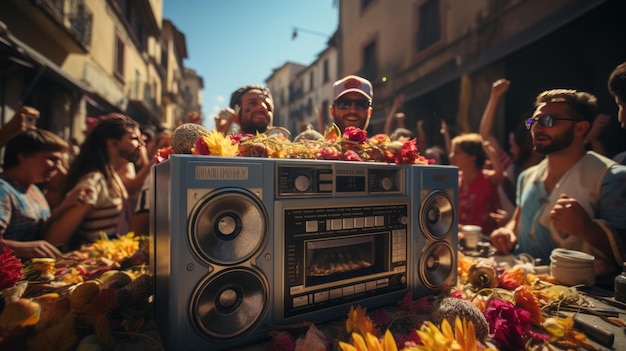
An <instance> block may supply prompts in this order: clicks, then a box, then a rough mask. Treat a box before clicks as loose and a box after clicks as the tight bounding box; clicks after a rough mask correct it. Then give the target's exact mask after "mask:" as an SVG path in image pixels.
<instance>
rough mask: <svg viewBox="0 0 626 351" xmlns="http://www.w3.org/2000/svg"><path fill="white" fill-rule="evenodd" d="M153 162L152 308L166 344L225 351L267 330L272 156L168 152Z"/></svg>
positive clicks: (271, 264)
mask: <svg viewBox="0 0 626 351" xmlns="http://www.w3.org/2000/svg"><path fill="white" fill-rule="evenodd" d="M156 168H157V171H156V172H155V193H156V196H155V202H154V203H155V209H156V211H154V216H155V217H154V224H155V225H154V227H155V230H154V232H155V235H154V237H155V243H154V253H155V255H154V256H155V260H154V264H155V271H154V276H155V277H156V281H155V286H156V290H155V305H156V311H155V313H156V319H157V324H158V326H159V330H160V332H161V336H162V337H163V339H164V342H165V343H166V345H167V346H168V347H169V348H170V349H185V350H195V349H198V350H199V349H211V350H223V349H228V348H231V347H235V346H237V345H242V344H245V343H248V342H250V341H252V340H254V339H258V338H262V337H265V336H267V330H265V329H264V326H265V325H267V324H271V319H272V318H271V308H270V303H271V294H272V291H271V285H270V282H271V280H272V276H273V252H272V247H273V238H272V236H271V235H270V233H271V231H272V223H271V221H270V220H269V218H272V216H273V214H272V203H273V181H274V174H273V171H274V167H273V166H272V165H271V162H269V161H268V160H258V161H251V160H248V159H244V158H241V159H226V158H214V157H200V156H185V155H172V156H170V160H169V161H167V162H166V163H164V164H159V165H157V166H156ZM164 189H167V190H164ZM160 195H163V196H160ZM268 204H269V206H268Z"/></svg>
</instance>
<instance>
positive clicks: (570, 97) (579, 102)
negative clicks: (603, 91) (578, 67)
mask: <svg viewBox="0 0 626 351" xmlns="http://www.w3.org/2000/svg"><path fill="white" fill-rule="evenodd" d="M555 102H557V103H564V104H566V105H567V106H568V107H569V109H570V112H571V113H572V114H573V115H574V117H577V118H580V119H583V120H585V121H588V122H589V123H593V120H594V119H595V118H596V115H597V109H598V99H596V97H595V96H594V95H592V94H589V93H586V92H584V91H576V90H573V89H552V90H546V91H544V92H542V93H540V94H539V95H537V99H536V100H535V107H538V106H539V104H541V103H555Z"/></svg>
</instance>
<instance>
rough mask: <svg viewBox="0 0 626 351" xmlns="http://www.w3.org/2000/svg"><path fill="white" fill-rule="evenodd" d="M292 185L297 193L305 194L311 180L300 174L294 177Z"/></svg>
mask: <svg viewBox="0 0 626 351" xmlns="http://www.w3.org/2000/svg"><path fill="white" fill-rule="evenodd" d="M293 185H294V187H295V188H296V190H297V191H299V192H305V191H307V190H309V187H310V186H311V179H309V177H308V176H306V175H304V174H301V175H299V176H297V177H296V179H295V181H294V182H293Z"/></svg>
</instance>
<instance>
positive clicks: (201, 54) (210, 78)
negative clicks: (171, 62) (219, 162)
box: [163, 0, 338, 128]
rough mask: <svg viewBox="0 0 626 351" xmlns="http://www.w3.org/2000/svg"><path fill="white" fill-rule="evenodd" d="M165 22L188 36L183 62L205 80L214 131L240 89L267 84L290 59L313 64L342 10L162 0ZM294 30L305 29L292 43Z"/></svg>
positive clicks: (327, 2)
mask: <svg viewBox="0 0 626 351" xmlns="http://www.w3.org/2000/svg"><path fill="white" fill-rule="evenodd" d="M163 18H165V19H169V20H171V21H172V22H173V23H174V25H175V26H176V27H177V28H178V30H179V31H181V32H182V33H184V34H185V38H186V40H187V53H188V56H189V57H188V58H187V59H186V60H185V61H184V64H185V66H186V67H189V68H191V69H194V70H196V72H197V73H198V74H199V75H200V76H202V78H203V79H204V90H203V96H202V104H203V111H202V112H203V114H204V121H205V122H204V124H205V126H206V127H207V128H213V127H214V123H213V116H214V115H216V114H217V112H219V110H220V109H221V108H223V107H226V106H227V105H228V102H229V100H230V94H231V93H232V92H233V91H235V90H236V89H238V88H240V87H242V86H244V85H247V84H262V85H265V79H267V78H268V77H269V76H270V75H271V74H272V70H273V69H275V68H278V67H280V66H281V65H282V64H284V63H285V62H287V61H292V62H296V63H300V64H303V65H309V64H311V63H312V62H313V61H314V60H315V58H316V57H317V54H319V53H320V52H321V51H322V50H324V48H325V47H326V42H327V40H328V38H330V36H331V35H332V34H333V33H334V31H335V30H336V29H337V23H338V9H337V7H336V6H334V0H266V1H257V0H163ZM294 27H297V28H301V29H302V30H301V31H299V33H298V36H297V38H296V39H295V40H292V32H293V28H294ZM310 32H313V33H317V34H312V33H310ZM318 34H324V35H318Z"/></svg>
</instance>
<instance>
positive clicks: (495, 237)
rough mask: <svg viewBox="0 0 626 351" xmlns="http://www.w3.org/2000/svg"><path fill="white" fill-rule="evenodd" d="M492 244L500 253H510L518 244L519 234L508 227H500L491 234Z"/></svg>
mask: <svg viewBox="0 0 626 351" xmlns="http://www.w3.org/2000/svg"><path fill="white" fill-rule="evenodd" d="M489 238H490V239H491V245H493V247H495V248H496V250H497V251H498V252H499V253H503V254H508V253H510V252H511V251H513V248H514V247H515V244H517V236H516V235H515V233H513V231H512V230H511V229H509V228H506V227H500V228H498V229H496V230H494V231H493V232H492V233H491V235H490V236H489Z"/></svg>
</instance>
